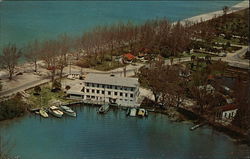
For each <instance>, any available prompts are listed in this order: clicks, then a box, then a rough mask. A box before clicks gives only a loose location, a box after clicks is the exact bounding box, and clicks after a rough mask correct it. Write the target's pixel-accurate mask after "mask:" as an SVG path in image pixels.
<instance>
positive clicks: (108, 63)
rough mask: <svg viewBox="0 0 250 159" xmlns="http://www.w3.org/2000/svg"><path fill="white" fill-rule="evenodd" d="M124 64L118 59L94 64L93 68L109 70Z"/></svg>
mask: <svg viewBox="0 0 250 159" xmlns="http://www.w3.org/2000/svg"><path fill="white" fill-rule="evenodd" d="M125 65H126V64H121V63H120V62H118V61H105V62H103V63H102V64H99V65H96V66H94V67H93V68H94V69H96V70H100V71H109V70H113V69H116V68H119V67H123V66H125Z"/></svg>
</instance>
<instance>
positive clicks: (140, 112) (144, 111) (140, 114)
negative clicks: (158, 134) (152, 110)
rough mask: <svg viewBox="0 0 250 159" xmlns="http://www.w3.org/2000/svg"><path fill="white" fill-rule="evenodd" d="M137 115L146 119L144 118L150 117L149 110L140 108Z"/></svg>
mask: <svg viewBox="0 0 250 159" xmlns="http://www.w3.org/2000/svg"><path fill="white" fill-rule="evenodd" d="M137 115H138V116H140V117H144V116H147V115H148V112H147V110H145V109H143V108H140V109H139V110H138V112H137Z"/></svg>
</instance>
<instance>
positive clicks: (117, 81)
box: [84, 73, 139, 87]
mask: <svg viewBox="0 0 250 159" xmlns="http://www.w3.org/2000/svg"><path fill="white" fill-rule="evenodd" d="M84 82H88V83H97V84H107V85H115V86H125V87H136V86H138V85H139V83H138V78H131V77H118V76H110V75H107V74H105V75H104V74H93V73H91V74H88V75H87V76H86V78H85V80H84Z"/></svg>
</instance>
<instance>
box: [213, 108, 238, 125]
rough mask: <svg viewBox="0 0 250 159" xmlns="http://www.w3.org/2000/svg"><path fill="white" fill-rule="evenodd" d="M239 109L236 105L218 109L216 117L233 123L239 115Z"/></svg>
mask: <svg viewBox="0 0 250 159" xmlns="http://www.w3.org/2000/svg"><path fill="white" fill-rule="evenodd" d="M237 110H238V108H237V107H236V105H234V104H228V105H225V106H222V107H219V108H217V111H216V117H217V119H219V120H223V121H229V122H231V121H232V120H233V118H234V116H235V115H236V113H237Z"/></svg>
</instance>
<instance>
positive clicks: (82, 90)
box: [67, 74, 139, 107]
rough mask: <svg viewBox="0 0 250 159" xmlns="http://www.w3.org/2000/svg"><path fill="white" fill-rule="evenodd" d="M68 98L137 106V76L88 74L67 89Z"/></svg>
mask: <svg viewBox="0 0 250 159" xmlns="http://www.w3.org/2000/svg"><path fill="white" fill-rule="evenodd" d="M67 94H68V96H69V97H70V98H74V99H83V100H88V101H89V100H91V101H96V102H106V103H112V104H117V105H121V106H129V107H134V106H137V100H138V96H139V82H138V78H130V77H118V76H114V75H106V74H105V75H104V74H88V75H87V76H86V78H85V80H84V81H83V82H82V83H81V84H79V85H75V86H73V87H72V88H71V89H69V90H68V91H67Z"/></svg>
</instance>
